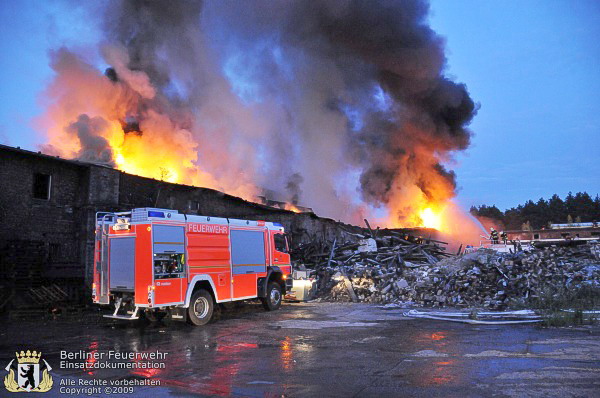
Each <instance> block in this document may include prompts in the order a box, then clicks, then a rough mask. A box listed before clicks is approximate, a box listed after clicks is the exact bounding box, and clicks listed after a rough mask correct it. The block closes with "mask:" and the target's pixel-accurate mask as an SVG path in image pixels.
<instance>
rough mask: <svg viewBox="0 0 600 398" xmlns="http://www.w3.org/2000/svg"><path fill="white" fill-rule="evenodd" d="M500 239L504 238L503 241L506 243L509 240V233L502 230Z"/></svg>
mask: <svg viewBox="0 0 600 398" xmlns="http://www.w3.org/2000/svg"><path fill="white" fill-rule="evenodd" d="M500 239H502V242H504V244H506V242H508V234H507V233H506V232H504V231H502V232H500Z"/></svg>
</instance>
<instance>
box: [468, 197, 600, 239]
mask: <svg viewBox="0 0 600 398" xmlns="http://www.w3.org/2000/svg"><path fill="white" fill-rule="evenodd" d="M470 211H471V214H472V215H474V216H475V217H477V218H488V219H492V220H494V221H495V222H497V223H498V224H499V225H500V226H502V227H503V228H504V229H507V230H513V229H541V228H545V227H546V228H547V227H548V225H549V224H567V223H577V222H594V221H597V222H600V197H599V196H598V195H596V197H595V198H594V199H592V197H591V196H590V195H589V194H588V193H587V192H577V193H576V194H575V195H573V193H572V192H569V194H568V195H567V196H566V198H565V199H564V200H562V199H561V198H560V197H559V196H558V195H556V194H554V195H552V197H551V198H550V199H548V200H546V199H544V198H540V199H539V200H538V201H537V202H534V201H532V200H528V201H527V202H525V204H522V205H518V206H517V207H513V208H510V209H508V210H506V211H504V212H503V211H502V210H500V209H498V208H497V207H496V205H492V206H486V205H482V206H478V207H476V206H473V207H471V210H470Z"/></svg>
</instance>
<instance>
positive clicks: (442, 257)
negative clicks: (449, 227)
mask: <svg viewBox="0 0 600 398" xmlns="http://www.w3.org/2000/svg"><path fill="white" fill-rule="evenodd" d="M368 241H372V242H371V248H369V247H367V246H368V245H367V244H366V243H365V242H364V241H362V244H361V243H347V244H343V245H339V246H337V245H335V243H334V244H333V245H331V246H329V247H325V245H321V246H320V247H315V246H306V247H302V248H299V250H298V251H297V252H296V253H295V254H296V259H300V260H301V262H302V263H303V264H304V266H306V267H307V269H310V270H311V274H312V275H313V276H316V278H317V296H318V297H321V298H322V299H325V300H334V301H355V302H367V303H407V302H408V303H413V304H416V305H422V306H430V307H443V306H449V307H472V306H479V307H485V308H490V309H504V308H506V307H508V306H510V305H511V304H512V303H514V302H516V301H519V300H527V299H529V298H535V297H539V296H540V295H542V294H543V293H544V292H545V291H546V290H548V289H571V288H577V287H579V286H582V285H584V284H587V285H596V286H600V262H599V261H598V259H597V258H596V255H597V254H596V253H597V251H598V246H597V245H590V244H586V245H581V246H575V247H554V246H553V247H549V248H545V249H532V250H530V251H522V252H519V253H516V254H513V253H499V252H496V251H494V250H490V249H480V250H477V251H475V252H473V253H469V254H466V255H463V256H452V255H449V254H448V253H446V252H445V250H444V249H445V248H444V247H443V246H442V245H443V242H439V241H431V240H429V241H428V240H423V241H419V240H418V239H417V240H415V239H414V238H412V237H400V236H398V235H389V236H385V237H381V238H379V237H377V238H376V239H369V240H368ZM375 243H376V247H373V246H375Z"/></svg>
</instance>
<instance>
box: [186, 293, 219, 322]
mask: <svg viewBox="0 0 600 398" xmlns="http://www.w3.org/2000/svg"><path fill="white" fill-rule="evenodd" d="M213 310H214V302H213V298H212V296H211V294H210V293H209V292H207V291H206V290H204V289H198V290H197V291H195V292H194V294H192V299H191V300H190V306H189V307H188V316H187V319H188V322H189V323H190V324H192V325H195V326H202V325H206V324H207V323H208V322H210V319H211V318H212V315H213Z"/></svg>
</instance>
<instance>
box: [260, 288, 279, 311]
mask: <svg viewBox="0 0 600 398" xmlns="http://www.w3.org/2000/svg"><path fill="white" fill-rule="evenodd" d="M281 298H282V294H281V285H280V284H279V283H277V282H269V284H268V285H267V297H264V298H261V299H260V300H261V301H262V304H263V307H265V310H267V311H275V310H277V309H279V307H281Z"/></svg>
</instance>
